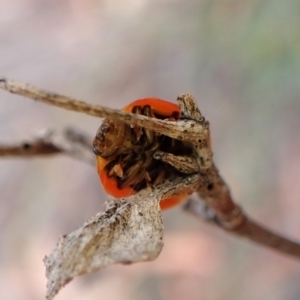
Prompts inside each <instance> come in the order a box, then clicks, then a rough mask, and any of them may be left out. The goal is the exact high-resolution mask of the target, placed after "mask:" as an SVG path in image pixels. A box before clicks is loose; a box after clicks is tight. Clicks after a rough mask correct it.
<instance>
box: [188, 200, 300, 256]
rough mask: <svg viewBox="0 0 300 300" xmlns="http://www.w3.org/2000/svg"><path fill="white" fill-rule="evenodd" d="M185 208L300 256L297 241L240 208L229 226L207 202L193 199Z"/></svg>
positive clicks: (234, 231) (236, 233)
mask: <svg viewBox="0 0 300 300" xmlns="http://www.w3.org/2000/svg"><path fill="white" fill-rule="evenodd" d="M184 210H185V211H186V212H188V213H190V214H192V215H193V216H195V217H196V218H198V219H200V220H206V221H208V222H209V223H210V224H212V225H215V226H218V227H221V228H223V229H224V230H225V231H228V232H231V233H233V234H235V235H238V236H241V237H244V238H247V239H249V240H250V241H252V242H256V243H258V244H260V245H262V246H265V247H269V248H272V249H274V250H277V251H279V252H281V253H285V254H288V255H291V256H294V257H296V258H299V257H300V245H299V244H298V243H297V242H294V241H291V240H290V239H288V238H286V237H283V236H280V235H279V234H277V233H274V232H273V231H271V230H269V229H267V228H265V227H264V226H262V225H260V224H258V223H257V222H255V221H253V220H251V219H249V218H248V217H247V216H246V215H245V214H244V213H242V211H241V210H240V209H237V216H236V217H235V218H234V219H235V221H237V220H239V221H238V222H236V224H235V226H233V227H232V225H233V224H232V223H230V224H229V225H230V226H229V227H227V226H228V224H226V222H222V221H220V219H219V218H218V217H217V215H216V213H215V211H214V210H212V209H211V208H209V206H208V205H206V204H205V202H200V201H196V200H194V199H191V200H189V201H187V202H186V204H185V205H184Z"/></svg>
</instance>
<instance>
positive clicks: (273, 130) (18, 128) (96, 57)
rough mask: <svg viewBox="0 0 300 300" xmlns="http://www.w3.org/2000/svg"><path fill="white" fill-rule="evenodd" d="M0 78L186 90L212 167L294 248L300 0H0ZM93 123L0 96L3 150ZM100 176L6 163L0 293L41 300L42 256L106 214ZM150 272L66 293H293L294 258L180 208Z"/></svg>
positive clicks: (296, 278) (171, 215)
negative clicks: (205, 134)
mask: <svg viewBox="0 0 300 300" xmlns="http://www.w3.org/2000/svg"><path fill="white" fill-rule="evenodd" d="M0 7H1V8H0V73H1V75H2V76H6V77H10V78H13V79H15V80H19V81H24V82H28V83H31V84H33V85H35V86H38V87H41V88H44V89H47V90H49V91H53V92H57V93H62V94H65V95H69V96H73V97H76V98H78V99H82V100H85V101H88V102H91V103H95V104H96V103H97V104H103V105H107V106H110V107H114V108H121V107H123V106H125V105H126V104H128V103H129V102H131V101H133V100H136V99H138V98H143V97H147V96H156V97H160V98H163V99H167V100H172V101H175V99H176V96H177V95H179V94H180V93H184V92H189V93H192V94H193V95H194V96H195V97H196V99H197V102H198V104H199V106H200V109H201V111H202V113H203V114H204V115H205V117H206V118H207V119H208V120H210V122H211V129H212V136H213V147H214V155H215V160H216V163H217V165H218V167H219V169H220V172H221V174H222V175H223V176H224V178H225V180H226V181H227V183H228V184H229V186H230V188H231V191H232V193H233V196H234V198H235V200H236V201H237V202H238V203H240V204H241V205H242V207H243V208H244V210H245V211H246V212H247V213H248V214H249V215H250V216H252V217H253V218H254V219H255V220H257V221H260V222H261V223H262V224H264V225H265V226H268V227H269V228H272V229H274V230H276V231H278V232H280V233H282V234H285V235H286V236H288V237H290V238H292V239H295V240H298V241H300V217H299V211H300V196H299V195H300V193H299V191H300V188H299V183H300V134H299V131H300V2H299V1H298V0H286V1H282V0H273V1H258V0H201V1H196V0H189V1H180V0H162V1H157V0H122V1H121V0H102V1H101V0H99V1H96V0H85V1H80V0H64V1H60V0H52V1H46V0H14V1H11V0H0ZM68 125H70V126H74V127H77V128H80V129H82V130H83V131H86V132H87V133H89V134H90V135H91V136H93V135H94V134H95V133H96V130H97V129H98V126H99V125H100V120H99V119H97V118H93V117H89V116H86V115H81V114H78V113H73V112H70V111H64V110H62V109H59V108H53V107H49V106H47V105H44V104H40V103H36V102H33V101H31V100H28V99H25V98H21V97H19V96H14V95H10V94H7V93H5V92H3V91H0V141H1V143H9V142H14V141H19V140H25V139H29V138H30V137H32V136H34V134H35V133H36V132H37V131H39V130H41V129H45V128H53V129H61V128H63V127H65V126H68ZM106 199H107V196H106V195H105V193H104V192H103V190H102V187H101V186H100V184H99V182H98V177H97V174H96V170H95V169H93V168H91V167H90V166H88V165H85V164H84V163H81V162H78V161H76V160H72V159H71V158H67V157H63V156H57V157H53V158H43V159H42V158H36V159H2V160H0V295H1V296H0V298H1V299H4V300H29V299H30V300H35V299H43V298H44V295H45V291H46V287H45V285H46V279H45V275H44V266H43V262H42V259H43V257H44V255H46V254H48V253H49V252H50V251H51V250H52V248H53V247H54V245H55V243H56V240H57V239H58V237H59V236H60V235H61V234H65V233H69V232H70V231H72V230H74V229H75V228H77V227H78V226H79V225H80V224H82V223H83V222H84V221H85V220H87V219H88V218H89V217H90V216H92V215H94V214H95V213H96V212H99V211H101V210H103V207H104V206H103V203H104V201H105V200H106ZM163 217H164V222H165V246H164V249H163V251H162V253H161V255H160V257H159V258H158V259H157V260H156V261H154V262H150V263H140V264H136V265H132V266H113V267H109V268H107V269H104V270H102V271H100V272H98V273H95V274H91V275H86V276H82V277H79V278H76V279H75V280H74V281H72V282H71V283H70V284H68V285H67V286H66V287H65V288H64V289H63V290H62V291H61V292H60V293H59V294H58V296H57V297H56V299H57V300H64V299H73V300H77V299H90V300H94V299H95V300H96V299H106V300H116V299H122V300H136V299H138V300H150V299H157V300H167V299H173V300H179V299H191V300H194V299H204V300H206V299H208V300H219V299H232V300H235V299H246V300H247V299H249V300H250V299H251V300H252V299H272V300H276V299H285V300H290V299H299V295H300V285H299V282H300V263H299V261H296V260H295V259H292V258H290V257H287V256H284V255H282V254H278V253H275V252H273V251H271V250H268V249H265V248H262V247H260V246H257V245H255V244H252V243H251V242H249V241H246V240H243V239H238V238H236V237H234V236H231V235H229V234H227V233H226V232H223V231H221V230H219V229H217V228H212V227H211V226H209V225H208V224H206V223H204V222H201V221H199V220H196V219H194V218H193V217H191V216H189V215H186V214H185V213H184V212H183V211H182V210H181V209H180V208H175V209H172V210H170V211H167V212H165V213H164V216H163Z"/></svg>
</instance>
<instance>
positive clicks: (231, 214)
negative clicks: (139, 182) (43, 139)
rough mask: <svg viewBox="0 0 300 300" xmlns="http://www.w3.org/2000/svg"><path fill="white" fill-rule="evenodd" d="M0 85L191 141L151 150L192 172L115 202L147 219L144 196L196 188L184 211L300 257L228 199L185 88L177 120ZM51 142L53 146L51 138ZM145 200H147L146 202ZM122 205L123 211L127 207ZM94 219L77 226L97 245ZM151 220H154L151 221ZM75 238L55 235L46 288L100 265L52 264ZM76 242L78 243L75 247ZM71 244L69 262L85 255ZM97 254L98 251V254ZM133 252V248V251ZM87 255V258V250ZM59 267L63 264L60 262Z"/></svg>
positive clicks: (297, 249)
mask: <svg viewBox="0 0 300 300" xmlns="http://www.w3.org/2000/svg"><path fill="white" fill-rule="evenodd" d="M0 88H3V89H4V90H6V91H9V92H12V93H15V94H19V95H23V96H26V97H29V98H31V99H34V100H38V101H41V102H45V103H47V104H51V105H54V106H59V107H63V108H66V109H69V110H73V111H77V112H83V113H86V114H89V115H92V116H97V117H108V118H109V119H118V120H119V121H124V122H125V123H127V124H134V125H137V126H141V127H145V128H148V129H151V130H154V131H156V132H158V133H160V134H164V135H167V136H170V137H171V138H175V139H179V140H183V141H187V142H189V143H191V145H192V147H193V150H194V155H193V157H189V158H185V157H174V155H173V156H172V155H168V154H166V153H162V152H159V153H156V154H155V155H154V158H155V159H160V160H163V161H164V162H166V163H169V164H170V165H172V166H173V167H175V168H177V169H178V170H184V172H185V173H187V174H188V173H192V172H196V174H195V175H191V176H190V177H185V178H184V179H183V178H175V179H173V180H171V181H167V182H164V183H162V184H160V185H158V186H156V187H154V188H153V190H151V191H150V189H145V190H143V191H141V192H140V193H139V194H137V195H134V196H132V197H130V198H127V199H124V200H123V201H122V202H121V203H124V205H125V206H124V207H127V208H128V207H129V206H127V205H128V204H129V203H130V205H133V203H134V205H137V206H136V207H139V208H138V211H140V209H143V208H144V209H145V210H144V211H143V212H142V214H143V216H144V218H145V220H148V219H147V218H148V217H149V218H150V219H151V210H150V211H149V209H148V208H147V207H148V206H147V205H152V204H153V202H152V201H150V200H149V199H148V197H150V198H151V197H157V198H156V199H158V200H155V201H157V202H155V203H156V204H155V205H156V206H157V203H158V201H160V200H162V199H164V198H166V197H168V196H170V195H174V194H180V193H191V192H192V191H196V192H197V194H198V196H199V197H200V198H201V199H202V200H203V203H204V205H202V209H199V207H197V205H191V202H189V205H187V206H186V210H187V211H189V212H191V213H193V214H194V215H196V216H198V217H199V211H201V212H202V214H201V216H203V212H208V213H209V217H208V219H209V220H210V221H213V223H214V224H217V225H218V226H219V227H222V228H223V229H224V230H226V231H227V232H231V233H233V234H236V235H239V236H243V237H246V238H248V239H250V240H251V241H254V242H256V243H259V244H261V245H264V246H267V247H270V248H272V249H275V250H277V251H279V252H281V253H285V254H289V255H291V256H294V257H297V258H298V259H299V258H300V244H299V243H296V242H293V241H290V240H289V239H287V238H285V237H282V236H280V235H278V234H275V233H273V232H272V231H269V230H268V229H265V228H264V227H262V226H260V225H259V224H257V223H255V222H254V221H252V220H251V219H249V218H248V217H247V216H246V215H245V214H244V213H243V211H242V210H241V208H240V207H239V206H238V205H237V204H236V203H235V202H234V201H233V199H232V197H231V194H230V191H229V188H228V186H227V185H226V183H225V181H224V180H223V179H222V177H221V176H220V174H219V172H218V169H217V168H216V166H215V165H214V162H213V159H212V150H211V146H210V131H209V123H208V122H207V121H206V120H205V118H204V117H203V116H202V114H201V112H200V110H199V109H198V107H197V105H196V103H195V101H194V99H193V97H192V96H191V95H189V94H185V95H182V96H179V97H178V99H177V100H178V102H179V106H180V109H181V117H180V119H179V120H178V121H166V120H159V119H154V118H149V117H146V116H142V115H137V114H130V113H126V112H123V111H120V110H114V109H110V108H106V107H102V106H97V105H91V104H88V103H85V102H82V101H78V100H75V99H72V98H68V97H65V96H61V95H57V94H53V93H48V92H45V91H42V90H39V89H37V88H34V87H32V86H29V85H26V84H22V83H18V82H15V81H12V80H7V79H0ZM54 145H55V147H56V145H57V144H54ZM55 150H56V149H55ZM0 155H1V152H0ZM147 193H148V194H147ZM141 195H143V197H142V198H140V197H141ZM145 199H146V200H145ZM148 202H150V203H152V204H149V203H148ZM118 203H119V205H121V206H120V207H122V205H123V204H120V202H118ZM147 203H148V204H147ZM194 204H195V203H194ZM114 205H116V204H114ZM141 206H143V208H141ZM116 207H117V206H116ZM127 208H126V209H125V210H124V211H126V212H127ZM203 208H204V209H203ZM120 209H121V208H120ZM122 209H123V208H122ZM122 209H121V210H122ZM106 214H107V212H105V213H102V214H100V215H97V216H96V219H97V218H98V219H99V216H101V217H100V219H101V220H102V219H103V218H104V217H103V218H102V216H104V215H106ZM131 214H134V212H133V210H132V209H130V213H129V212H128V216H129V215H131ZM204 215H205V213H204ZM121 216H122V217H121V218H117V216H115V215H114V216H113V215H112V216H111V217H112V218H113V219H109V220H112V222H111V223H110V221H107V220H108V219H105V218H104V219H105V220H106V221H107V222H108V223H109V224H113V225H112V226H114V228H117V227H116V226H115V224H116V220H119V221H118V222H121V223H120V224H123V223H122V222H123V221H120V220H126V221H124V222H125V223H124V224H127V223H128V222H129V219H126V218H127V215H126V216H124V215H123V213H121ZM124 218H125V219H124ZM159 218H160V215H159ZM98 219H97V220H98ZM100 219H99V220H100ZM150 219H149V220H150ZM106 221H105V222H106ZM130 222H131V221H130ZM134 222H136V221H134ZM149 222H150V223H151V222H154V221H153V220H152V221H149ZM96 223H97V222H96ZM96 223H95V221H94V219H93V220H92V221H91V223H89V222H87V223H86V224H85V225H83V226H82V227H81V229H82V230H83V231H82V233H84V236H85V235H86V232H85V230H86V228H87V225H88V224H91V225H93V226H94V225H95V230H94V229H93V230H92V232H90V233H91V240H92V241H93V242H92V243H93V245H94V243H98V244H97V245H98V246H99V247H100V246H101V245H104V244H105V245H106V243H105V242H102V241H101V240H99V239H98V237H99V232H102V230H104V229H105V230H108V231H109V230H112V228H110V227H109V226H110V225H109V226H108V227H106V225H105V224H106V223H105V224H104V223H101V222H100V223H97V224H96ZM150 223H149V224H150ZM153 224H156V223H155V222H154V223H153ZM149 226H150V225H149ZM121 227H122V226H121ZM118 228H119V227H118ZM122 228H123V227H122ZM130 228H131V227H128V229H130ZM81 229H79V230H81ZM123 229H124V228H123ZM130 230H131V229H130ZM109 232H111V231H109ZM114 232H115V231H114ZM126 234H128V237H129V236H130V235H131V233H130V232H126ZM96 237H97V238H96ZM81 238H83V237H82V236H80V234H79V236H78V231H76V232H74V233H71V234H70V235H68V236H67V237H65V238H62V239H61V240H60V241H59V243H58V246H57V248H56V250H54V252H55V251H57V254H55V255H54V254H51V255H50V256H49V258H48V259H46V265H47V274H48V275H47V276H48V277H49V278H51V280H50V283H49V285H50V286H49V287H50V290H52V291H54V293H56V292H57V289H59V288H60V287H61V286H63V285H64V284H65V283H66V282H67V281H68V280H69V279H71V278H73V277H74V276H75V275H78V274H82V273H85V272H90V271H94V270H96V269H99V268H101V267H103V266H104V265H105V264H100V265H99V264H98V265H97V264H96V266H93V267H90V266H89V267H84V268H83V269H82V268H79V271H78V270H77V269H76V267H74V266H73V267H72V268H71V271H70V269H68V268H69V263H67V269H66V270H64V271H66V272H67V273H66V274H67V275H62V274H61V272H62V270H61V269H59V268H57V266H58V265H57V264H58V262H59V261H61V260H64V255H62V254H61V251H62V250H61V249H62V247H63V249H64V251H66V249H65V247H67V245H66V243H69V242H70V243H71V244H72V245H73V244H74V245H75V244H76V243H77V242H78V243H79V245H82V244H81V243H82V242H81V240H80V239H81ZM115 243H117V244H118V243H121V240H118V239H117V240H116V241H115ZM100 244H101V245H100ZM120 245H121V244H120ZM76 247H77V246H76ZM80 247H81V246H80ZM80 247H79V248H78V249H81V248H80ZM122 247H124V245H123V244H122V246H121V248H122ZM100 248H101V247H100ZM100 248H99V249H100ZM68 249H69V248H68ZM76 249H77V248H76ZM92 249H93V252H92V254H93V255H92V256H93V259H96V258H95V257H94V255H96V253H98V252H96V250H95V247H94V248H92ZM73 250H74V249H73V248H72V250H70V251H71V252H68V253H71V254H70V255H69V256H74V257H75V258H76V261H75V262H73V263H75V265H76V264H78V263H81V260H83V261H86V260H87V259H86V258H84V257H85V256H84V257H82V255H85V254H84V253H85V252H84V251H83V252H82V251H79V252H78V251H77V250H74V251H75V252H73ZM68 251H69V250H68ZM97 251H98V250H97ZM99 251H100V250H99ZM159 251H160V250H159ZM74 253H75V254H74ZM73 254H74V255H73ZM99 255H100V256H102V254H99ZM134 255H135V254H133V256H134ZM150 256H151V255H150ZM50 257H51V259H50ZM89 259H92V258H91V257H90V256H89ZM50 260H51V263H50ZM96 260H97V259H96ZM57 261H58V262H57ZM122 261H123V262H124V259H123V260H122V259H121V260H120V259H116V260H112V261H111V262H122ZM130 261H140V258H137V259H136V260H135V259H130ZM62 265H64V262H63V263H62ZM53 266H56V268H55V272H54V271H53ZM74 268H75V269H76V272H73V271H74ZM63 269H65V268H64V267H63ZM53 276H54V277H53ZM59 276H62V277H61V278H63V279H61V278H59ZM53 278H54V279H55V280H56V281H57V282H58V285H57V287H56V288H53V287H52V283H51V282H52V280H54V279H53ZM55 280H54V281H55ZM49 295H50V296H49V297H50V298H51V297H52V296H53V292H50V294H49Z"/></svg>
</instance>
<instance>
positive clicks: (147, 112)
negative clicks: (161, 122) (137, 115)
mask: <svg viewBox="0 0 300 300" xmlns="http://www.w3.org/2000/svg"><path fill="white" fill-rule="evenodd" d="M142 114H143V115H144V116H147V117H150V118H155V115H154V113H153V111H152V109H151V106H150V105H145V106H144V107H143V110H142ZM143 131H144V133H145V135H146V139H147V144H152V143H153V142H154V139H155V132H154V131H153V130H149V129H146V128H144V129H143Z"/></svg>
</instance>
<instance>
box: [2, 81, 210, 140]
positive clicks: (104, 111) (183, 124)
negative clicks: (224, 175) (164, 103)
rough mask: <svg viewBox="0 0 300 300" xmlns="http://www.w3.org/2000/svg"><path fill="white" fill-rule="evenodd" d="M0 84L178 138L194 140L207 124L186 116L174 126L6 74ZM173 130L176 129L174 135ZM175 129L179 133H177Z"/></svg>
mask: <svg viewBox="0 0 300 300" xmlns="http://www.w3.org/2000/svg"><path fill="white" fill-rule="evenodd" d="M0 88H1V89H3V90H5V91H7V92H10V93H12V94H17V95H21V96H24V97H26V98H30V99H33V100H36V101H39V102H44V103H47V104H50V105H53V106H57V107H62V108H64V109H68V110H72V111H76V112H80V113H84V114H87V115H90V116H94V117H100V118H110V119H116V120H119V121H123V122H125V123H127V124H134V125H137V126H141V127H145V128H148V129H151V130H154V131H157V132H160V133H162V134H164V135H167V136H170V137H172V138H177V139H178V138H179V136H180V137H181V138H179V139H185V140H194V139H195V138H198V139H199V138H201V136H203V131H204V130H203V127H206V126H207V124H205V122H202V123H203V124H202V125H201V126H200V127H199V126H198V127H197V128H194V126H191V122H189V120H184V121H179V122H180V126H178V123H176V122H173V121H166V120H159V119H156V120H155V122H154V121H153V119H152V118H149V117H146V116H142V115H137V114H130V113H126V112H124V111H122V110H118V109H112V108H109V107H104V106H100V105H93V104H89V103H86V102H83V101H79V100H77V99H74V98H70V97H66V96H62V95H59V94H55V93H50V92H46V91H44V90H41V89H37V88H35V87H33V86H31V85H28V84H24V83H20V82H17V81H14V80H11V79H6V78H0ZM174 132H175V133H176V136H174ZM178 132H179V133H180V134H178ZM183 135H184V137H183Z"/></svg>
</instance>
